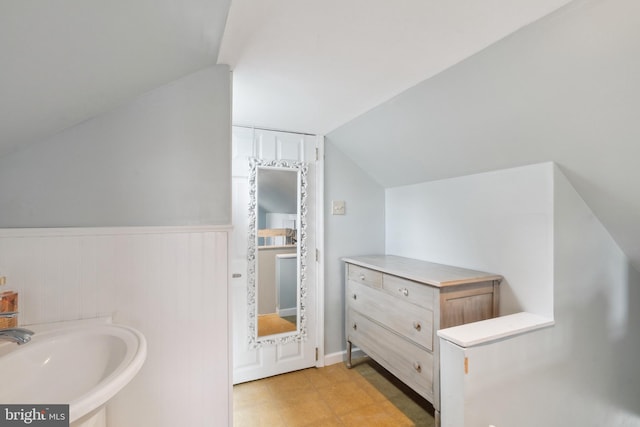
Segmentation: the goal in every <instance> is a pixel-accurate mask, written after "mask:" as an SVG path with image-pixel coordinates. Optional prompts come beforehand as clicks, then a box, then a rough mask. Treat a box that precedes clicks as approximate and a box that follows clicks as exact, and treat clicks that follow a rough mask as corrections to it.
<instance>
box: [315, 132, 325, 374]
mask: <svg viewBox="0 0 640 427" xmlns="http://www.w3.org/2000/svg"><path fill="white" fill-rule="evenodd" d="M316 234H317V236H316V250H317V252H316V264H317V265H316V274H317V277H316V287H317V296H316V304H317V306H316V316H317V319H318V320H317V322H316V326H317V334H316V340H317V343H316V345H317V348H318V358H317V360H316V367H317V368H320V367H322V366H324V135H318V136H316Z"/></svg>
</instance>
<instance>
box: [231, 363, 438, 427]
mask: <svg viewBox="0 0 640 427" xmlns="http://www.w3.org/2000/svg"><path fill="white" fill-rule="evenodd" d="M233 413H234V414H233V425H234V427H249V426H250V427H255V426H269V427H276V426H285V427H295V426H316V427H319V426H327V427H328V426H357V427H362V426H367V427H371V426H379V427H383V426H384V427H387V426H388V427H401V426H407V427H408V426H421V427H422V426H423V427H432V426H435V420H434V418H433V407H432V406H431V404H430V403H429V402H427V401H426V400H425V399H423V398H422V397H420V396H418V395H417V394H416V393H415V392H414V391H413V390H411V389H409V388H408V387H407V386H405V385H404V384H402V383H401V382H400V381H398V380H397V379H396V378H395V377H393V376H392V375H391V374H390V373H389V372H387V371H386V370H385V369H383V368H382V367H381V366H380V365H378V364H377V363H376V362H374V361H373V360H371V359H368V358H363V359H358V360H355V361H354V367H353V368H352V369H347V367H346V366H345V365H344V363H338V364H335V365H330V366H326V367H324V368H310V369H305V370H302V371H296V372H291V373H288V374H283V375H278V376H275V377H271V378H265V379H262V380H258V381H252V382H248V383H244V384H238V385H236V386H234V387H233Z"/></svg>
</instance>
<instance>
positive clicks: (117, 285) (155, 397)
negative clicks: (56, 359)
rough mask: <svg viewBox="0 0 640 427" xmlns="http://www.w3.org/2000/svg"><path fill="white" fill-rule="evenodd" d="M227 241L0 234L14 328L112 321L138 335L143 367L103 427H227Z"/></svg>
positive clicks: (183, 235)
mask: <svg viewBox="0 0 640 427" xmlns="http://www.w3.org/2000/svg"><path fill="white" fill-rule="evenodd" d="M227 233H228V230H227V229H226V228H221V227H213V226H208V227H136V228H132V227H123V228H72V229H60V228H59V229H0V272H1V273H2V275H5V276H7V280H8V283H9V284H10V285H11V287H12V288H13V289H16V290H17V291H18V292H19V298H20V323H21V324H22V325H29V324H34V323H44V322H57V321H64V320H75V319H88V318H95V317H100V316H113V321H114V322H115V323H124V324H126V325H130V326H133V327H134V328H136V329H138V330H140V331H141V332H142V333H143V334H144V335H145V337H146V339H147V345H148V355H147V360H146V362H145V364H144V366H143V367H142V370H141V371H140V372H139V373H138V375H137V376H136V377H135V378H134V379H133V381H132V382H131V383H130V384H129V385H127V386H126V387H125V388H124V389H123V391H122V392H121V393H120V394H119V395H118V396H116V397H115V398H114V400H113V401H112V403H111V404H110V405H109V406H108V413H107V416H108V419H109V423H108V425H109V427H139V426H158V427H163V426H166V427H169V426H176V425H188V426H194V427H196V426H201V427H209V426H211V425H214V424H215V425H220V426H223V425H224V426H226V425H230V420H231V418H230V415H229V412H230V411H229V408H230V402H229V396H230V384H231V379H230V359H229V353H228V342H229V336H228V320H227V319H228V310H227V275H228V274H227V240H228V239H227ZM69 381H73V378H69ZM187 408H188V409H187ZM214 419H215V422H214V421H213V420H214Z"/></svg>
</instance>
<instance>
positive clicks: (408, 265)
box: [342, 255, 502, 287]
mask: <svg viewBox="0 0 640 427" xmlns="http://www.w3.org/2000/svg"><path fill="white" fill-rule="evenodd" d="M342 260H343V261H344V262H346V263H349V264H355V265H359V266H361V267H366V268H371V269H373V270H378V271H381V272H383V273H387V274H392V275H394V276H400V277H405V278H407V279H410V280H414V281H416V282H420V283H426V284H429V285H432V286H438V287H444V286H453V285H461V284H466V283H476V282H484V281H488V280H502V276H500V275H498V274H491V273H485V272H484V271H476V270H469V269H466V268H460V267H454V266H451V265H444V264H436V263H433V262H428V261H420V260H417V259H412V258H405V257H400V256H395V255H367V256H356V257H346V258H343V259H342Z"/></svg>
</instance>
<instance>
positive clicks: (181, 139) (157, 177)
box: [0, 65, 231, 227]
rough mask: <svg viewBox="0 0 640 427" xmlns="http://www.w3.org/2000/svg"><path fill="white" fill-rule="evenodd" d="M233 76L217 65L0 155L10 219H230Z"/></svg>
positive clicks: (1, 210) (3, 206)
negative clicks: (0, 156) (17, 149)
mask: <svg viewBox="0 0 640 427" xmlns="http://www.w3.org/2000/svg"><path fill="white" fill-rule="evenodd" d="M230 123H231V79H230V73H229V68H228V67H227V66H224V65H220V66H215V67H212V68H207V69H205V70H202V71H199V72H197V73H194V74H192V75H189V76H186V77H184V78H182V79H179V80H177V81H174V82H172V83H170V84H168V85H166V86H162V87H160V88H157V89H154V90H153V91H151V92H149V93H147V94H145V95H143V96H141V97H139V98H137V99H136V100H134V101H133V102H131V103H129V104H126V105H124V106H122V107H120V108H117V109H115V110H113V111H111V112H109V113H106V114H103V115H100V116H98V117H96V118H94V119H91V120H88V121H86V122H84V123H81V124H79V125H77V126H75V127H72V128H70V129H67V130H65V131H63V132H61V133H60V134H58V135H55V136H53V137H51V138H49V139H48V140H45V141H40V142H37V143H33V144H31V145H29V146H28V147H26V148H24V149H22V150H21V151H18V152H15V153H12V154H9V155H6V156H4V157H2V158H0V227H66V226H136V225H200V224H230V223H231V208H230V197H231V196H230V190H231V178H230V158H231V155H230V149H231V125H230Z"/></svg>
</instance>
